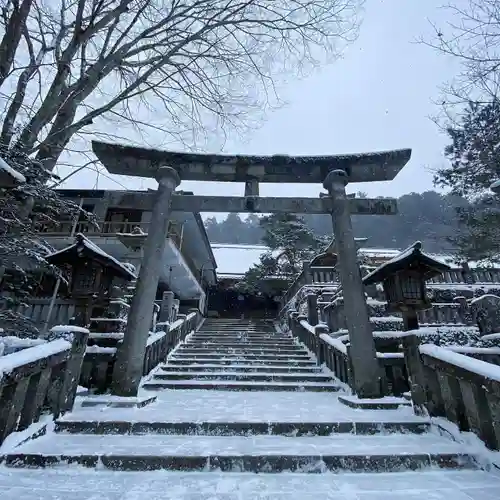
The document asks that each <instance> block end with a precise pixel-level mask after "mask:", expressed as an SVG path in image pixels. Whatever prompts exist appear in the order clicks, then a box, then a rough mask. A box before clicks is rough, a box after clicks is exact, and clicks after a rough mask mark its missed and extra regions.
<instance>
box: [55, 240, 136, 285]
mask: <svg viewBox="0 0 500 500" xmlns="http://www.w3.org/2000/svg"><path fill="white" fill-rule="evenodd" d="M82 248H83V250H84V251H85V250H86V251H87V252H88V253H89V254H91V255H94V256H96V257H97V258H98V259H100V260H102V261H103V263H104V264H105V265H108V266H111V267H112V268H113V269H115V270H116V271H117V272H118V273H119V274H120V275H121V277H123V278H124V279H128V280H135V279H136V278H137V276H136V275H135V273H134V272H132V267H133V266H132V265H131V264H128V263H123V262H120V261H119V260H117V259H115V258H114V257H112V256H111V255H109V254H107V253H106V252H105V251H104V250H102V248H99V247H98V246H97V245H96V244H94V243H92V242H91V241H90V240H89V239H88V238H86V237H85V236H84V235H83V234H81V233H79V234H77V235H76V237H75V243H73V244H72V245H70V246H69V247H66V248H63V249H62V250H59V251H57V252H54V253H51V254H49V255H47V257H46V260H47V262H50V263H51V264H55V265H58V263H60V262H62V260H63V259H64V258H66V257H67V256H71V255H72V254H74V253H76V252H78V251H79V250H80V249H82Z"/></svg>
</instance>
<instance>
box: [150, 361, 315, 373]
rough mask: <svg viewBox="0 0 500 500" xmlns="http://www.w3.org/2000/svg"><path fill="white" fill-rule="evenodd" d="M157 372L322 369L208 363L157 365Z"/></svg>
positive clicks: (264, 371) (307, 371) (313, 371)
mask: <svg viewBox="0 0 500 500" xmlns="http://www.w3.org/2000/svg"><path fill="white" fill-rule="evenodd" d="M159 370H161V371H162V372H164V373H169V372H175V371H185V372H193V371H197V370H204V371H205V373H211V372H214V371H216V372H217V371H218V372H219V373H228V371H229V373H231V370H234V371H233V373H268V372H272V373H300V374H308V373H323V371H322V369H321V368H320V367H319V366H310V367H309V366H288V365H285V366H276V365H264V366H259V365H223V364H218V365H216V364H213V365H210V364H208V363H205V364H196V363H193V364H192V365H186V364H178V365H169V364H167V365H159Z"/></svg>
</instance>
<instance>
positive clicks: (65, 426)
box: [0, 319, 500, 500]
mask: <svg viewBox="0 0 500 500" xmlns="http://www.w3.org/2000/svg"><path fill="white" fill-rule="evenodd" d="M339 394H342V389H341V388H340V386H339V384H338V383H337V382H336V381H335V380H334V378H333V377H332V375H331V374H330V373H328V372H325V371H324V370H323V369H322V368H320V367H318V366H317V364H316V361H315V360H314V359H313V357H312V356H311V355H310V353H309V352H308V351H307V350H306V349H305V348H304V347H302V346H301V345H298V344H297V343H296V341H295V340H294V339H293V338H291V337H290V336H289V335H287V334H285V333H278V332H276V331H275V330H274V327H273V325H272V324H271V323H270V322H266V321H258V322H252V321H244V320H213V319H209V320H206V321H205V323H204V324H203V326H202V328H201V329H200V330H199V331H198V332H196V333H194V334H192V335H191V336H189V337H188V339H187V341H186V342H185V343H184V344H183V345H181V346H179V347H178V348H177V349H176V350H175V351H174V352H173V353H171V355H170V356H169V359H168V362H167V363H166V364H164V365H162V366H160V367H158V369H157V370H156V371H155V372H154V373H153V374H152V375H151V376H150V377H149V379H148V380H146V381H145V382H144V384H143V387H142V389H141V393H140V398H142V399H143V400H144V401H145V402H148V401H149V402H150V403H149V404H147V405H145V406H144V407H141V408H137V407H134V408H121V407H118V406H120V404H121V403H122V401H120V398H112V397H111V398H108V400H107V403H106V404H99V401H101V403H102V399H101V400H99V399H98V398H97V399H96V401H95V402H96V406H86V405H84V404H83V403H84V402H85V401H87V403H88V400H91V399H92V397H89V398H82V399H81V400H80V401H79V402H78V403H77V407H76V408H75V409H74V411H73V412H72V413H69V414H67V415H65V416H64V417H62V418H60V419H59V420H58V421H57V422H56V424H55V427H54V429H53V430H50V431H47V432H46V433H45V435H41V436H40V437H38V438H36V439H31V440H29V441H27V442H24V443H23V444H21V445H19V446H17V447H15V448H13V449H11V450H9V451H8V453H6V454H5V456H4V466H3V467H2V468H0V491H5V492H7V496H6V497H5V498H6V499H7V500H11V499H12V500H13V499H14V498H18V497H19V495H17V496H16V495H15V494H14V493H15V492H16V491H17V489H18V488H19V487H21V488H23V487H24V486H23V484H24V485H27V486H26V487H27V488H28V487H32V485H33V484H38V485H39V486H38V487H39V488H42V487H43V485H44V484H50V485H54V484H55V485H59V486H57V488H59V490H60V491H63V490H64V488H65V487H67V486H65V481H64V480H62V479H61V474H62V475H63V476H65V477H66V481H67V482H69V483H71V484H72V489H71V491H72V492H73V493H74V492H75V491H78V492H80V493H81V495H79V496H77V497H74V498H78V499H81V498H85V499H87V498H88V499H90V498H92V499H93V498H108V497H106V496H102V495H101V496H100V495H97V496H95V497H94V496H91V494H90V493H88V492H87V489H88V488H89V486H88V485H89V480H88V475H85V474H87V473H86V472H85V469H82V468H80V467H62V466H61V464H79V465H81V466H84V467H85V468H92V469H93V470H94V469H95V471H94V472H95V475H94V476H92V479H91V481H90V484H93V483H95V482H96V481H97V482H102V483H103V484H104V483H105V482H106V481H108V482H110V483H109V484H112V485H113V486H112V487H111V486H109V485H108V486H107V487H109V488H110V489H109V491H110V492H111V493H113V494H111V493H110V496H109V498H117V499H118V498H126V499H129V498H134V500H135V499H136V498H139V496H140V498H144V497H145V496H147V494H146V493H145V492H147V491H148V490H147V488H148V484H149V483H148V481H149V482H152V483H155V481H158V480H161V481H162V484H163V486H162V487H161V488H160V487H159V486H158V487H157V494H156V496H154V495H153V496H151V497H150V496H147V497H148V500H149V499H150V498H158V499H159V498H162V499H174V498H179V499H193V500H194V499H206V500H208V499H218V498H220V499H224V500H226V499H233V498H234V499H236V498H238V499H240V500H247V499H248V500H249V499H250V498H252V499H253V498H262V499H264V498H266V499H271V498H273V499H284V498H304V499H306V498H313V497H314V498H316V497H315V496H314V492H319V491H323V489H322V488H326V487H327V486H326V485H328V488H333V490H335V491H333V490H332V492H331V496H328V495H323V496H324V497H325V498H340V496H336V495H338V494H339V491H338V489H339V488H340V487H338V485H337V486H335V487H334V486H332V485H336V484H337V483H335V482H334V480H333V479H332V476H331V475H328V474H322V475H321V476H322V477H324V478H325V479H324V480H323V479H322V480H319V479H315V478H317V476H316V475H310V474H305V473H308V472H315V473H325V472H344V473H346V474H344V475H341V476H340V478H344V479H339V480H340V481H347V479H345V478H349V477H351V475H349V474H348V473H350V472H356V473H358V474H355V475H354V476H357V477H361V478H365V483H366V484H365V483H363V484H365V486H363V487H361V486H360V488H361V490H360V492H357V490H356V489H355V488H356V487H354V486H353V487H351V488H350V489H348V490H345V491H344V493H342V495H341V496H342V498H346V499H348V500H375V499H380V498H397V499H402V498H403V495H401V496H398V495H393V492H392V491H391V489H392V487H393V486H392V485H394V484H400V487H399V490H402V487H401V484H403V483H404V484H406V485H407V486H408V488H409V489H413V490H418V491H419V492H420V493H419V494H418V495H416V496H411V495H409V496H407V494H406V493H405V494H404V497H405V500H406V499H410V498H435V499H444V498H446V497H449V495H451V494H453V495H455V497H456V498H457V500H471V499H479V497H481V500H487V499H488V498H492V499H493V498H496V497H494V496H491V497H489V496H487V495H488V492H490V491H491V492H494V494H495V495H496V494H498V491H500V476H498V475H497V474H496V473H495V472H491V471H490V472H485V471H482V470H480V469H481V467H480V466H479V465H478V463H479V462H478V458H479V457H478V452H477V449H476V448H474V449H472V448H470V447H469V446H467V445H465V444H463V443H459V442H457V441H454V440H453V438H452V437H451V435H450V434H447V433H446V431H445V430H443V429H441V428H440V427H437V426H435V425H433V424H431V423H430V422H429V420H428V419H426V418H421V417H416V416H415V415H414V414H413V412H412V410H411V408H409V407H399V408H398V409H393V410H387V409H384V410H359V409H354V408H350V407H347V406H345V405H344V404H342V403H341V401H340V400H339V397H338V396H339ZM480 458H481V459H484V457H480ZM481 463H483V464H484V460H483V462H481ZM53 465H59V467H55V468H54V467H48V466H53ZM39 467H46V468H45V469H44V471H43V474H39V473H38V471H36V470H33V468H35V469H36V468H39ZM109 469H111V470H113V474H121V475H119V476H116V475H114V476H111V475H110V474H111V472H110V471H109ZM117 471H127V472H117ZM131 471H141V472H140V473H138V472H131ZM147 471H161V472H157V474H161V476H149V475H148V474H151V472H147ZM436 471H439V476H436V474H437V473H436ZM195 472H196V473H197V474H198V475H197V474H195ZM256 472H260V473H268V474H263V475H262V474H259V475H256V474H252V473H256ZM279 472H289V474H276V473H279ZM359 473H364V474H359ZM372 473H376V474H372ZM386 473H390V474H386ZM131 474H133V475H134V476H133V477H135V479H134V481H135V483H134V484H136V485H137V488H139V486H138V485H139V484H143V489H142V490H141V491H140V492H139V490H137V497H135V496H133V497H132V496H127V495H126V494H127V493H128V492H129V491H130V490H129V489H127V488H132V489H133V487H132V486H130V485H132V483H133V481H132V479H130V480H129V479H128V478H131V477H132V476H131ZM135 474H139V475H138V476H136V475H135ZM179 474H181V476H179ZM299 476H300V479H297V477H299ZM368 476H369V477H372V478H373V479H369V477H368ZM334 477H338V476H334ZM377 477H379V478H382V477H386V478H387V479H386V480H385V483H384V484H385V487H384V488H385V490H384V489H383V488H382V490H383V491H385V493H383V491H382V490H380V488H379V489H378V490H377V491H375V492H372V493H373V494H372V495H369V494H368V493H370V491H371V490H370V487H369V485H373V484H379V483H377V481H378V479H376V478H377ZM5 478H8V479H5ZM82 478H83V479H82ZM117 478H119V479H117ZM180 478H183V479H182V480H181V479H180ZM398 478H399V479H398ZM402 478H403V479H404V480H403V479H402ZM443 478H445V479H443ZM446 478H447V479H446ZM480 478H481V479H480ZM9 481H12V482H13V483H15V484H14V486H15V488H14V489H13V490H12V491H13V492H14V493H12V494H10V493H9V491H10V490H9V489H8V486H9ZM116 481H118V482H119V484H118V485H117V483H116ZM183 481H184V482H183ZM318 481H319V482H318ZM321 481H322V482H321ZM335 481H337V479H335ZM352 481H358V483H359V484H361V483H360V481H361V480H360V479H356V480H354V479H352ZM398 481H399V483H398ZM401 481H402V483H401ZM443 481H444V483H445V486H443ZM142 482H144V483H142ZM361 482H362V481H361ZM106 484H108V483H106ZM126 484H129V486H128V487H126V486H124V485H126ZM155 484H156V483H155ZM182 484H187V485H190V487H189V488H188V489H187V490H183V489H182V487H181V486H179V485H182ZM290 484H294V485H295V489H293V491H292V490H290V491H289V494H288V495H286V494H284V493H283V491H288V490H287V488H288V487H289V486H290ZM6 485H7V488H6ZM169 485H177V486H176V487H175V488H174V489H173V490H170V486H169ZM229 485H232V486H229ZM2 487H3V488H5V489H3V490H2ZM440 488H441V489H443V491H444V493H443V495H442V496H439V491H441V490H440ZM485 488H486V489H485ZM59 490H58V491H59ZM275 490H276V491H275ZM278 490H279V491H278ZM340 490H342V488H340ZM445 490H446V491H445ZM465 490H467V491H466V493H463V492H464V491H465ZM92 491H93V492H94V493H93V494H95V491H94V490H92ZM155 491H156V490H155ZM17 492H18V491H17ZM120 492H121V493H120ZM377 492H378V493H377ZM381 492H382V493H381ZM471 492H472V493H471ZM18 493H19V492H18ZM400 493H401V492H400ZM115 494H116V495H115ZM2 495H3V494H2ZM9 495H10V496H9ZM85 495H87V496H85ZM113 495H115V496H113ZM124 495H125V496H124ZM266 495H267V496H266ZM377 495H379V496H377ZM432 495H434V496H432ZM461 495H462V496H461ZM464 495H465V496H464ZM2 498H4V497H3V496H2ZM22 498H33V499H34V498H37V499H39V500H40V499H41V500H45V499H47V500H48V499H49V498H70V496H64V495H63V494H59V496H57V495H55V496H49V495H48V494H47V495H46V496H43V495H41V494H40V496H32V497H22ZM71 498H73V496H71Z"/></svg>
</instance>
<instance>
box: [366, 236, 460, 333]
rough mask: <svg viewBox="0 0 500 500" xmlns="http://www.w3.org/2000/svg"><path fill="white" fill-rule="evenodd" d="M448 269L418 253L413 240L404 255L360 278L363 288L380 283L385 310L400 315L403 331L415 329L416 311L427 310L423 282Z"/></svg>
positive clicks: (419, 249)
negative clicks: (382, 288) (385, 301)
mask: <svg viewBox="0 0 500 500" xmlns="http://www.w3.org/2000/svg"><path fill="white" fill-rule="evenodd" d="M449 269H450V267H449V266H448V265H446V264H444V263H443V262H441V261H439V260H436V259H433V258H432V257H430V256H428V255H426V254H424V253H423V252H422V243H420V241H417V242H416V243H414V244H413V245H412V246H411V247H409V248H407V249H406V250H405V251H404V252H401V253H400V254H399V255H397V256H396V257H394V258H393V259H391V260H389V261H388V262H386V263H385V264H382V265H381V266H380V267H378V268H377V269H375V271H373V272H371V273H370V274H368V275H367V276H365V278H364V279H363V283H364V284H365V285H371V284H375V283H382V285H383V287H384V293H385V298H386V300H387V306H388V310H389V311H397V312H401V313H402V315H403V321H404V329H405V330H406V331H407V330H416V329H418V327H419V326H418V318H417V311H421V310H424V309H430V308H431V307H432V304H431V302H430V301H429V299H428V298H427V290H426V283H425V282H426V281H427V280H429V279H432V278H434V277H435V276H437V275H439V274H441V273H443V272H445V271H448V270H449Z"/></svg>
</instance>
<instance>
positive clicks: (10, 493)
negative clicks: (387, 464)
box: [0, 467, 500, 500]
mask: <svg viewBox="0 0 500 500" xmlns="http://www.w3.org/2000/svg"><path fill="white" fill-rule="evenodd" d="M48 485H50V486H48ZM0 491H1V492H2V500H21V499H22V500H55V499H61V500H70V499H71V500H96V499H102V500H138V499H144V500H236V499H237V500H318V499H321V500H389V499H390V500H422V499H429V500H431V499H432V500H450V499H454V500H497V499H498V492H499V491H500V477H499V476H498V475H496V474H491V473H487V472H482V471H471V470H461V471H454V470H443V469H440V470H432V471H429V470H426V471H418V472H400V473H397V474H396V473H387V474H384V473H378V474H350V473H345V474H307V475H306V474H295V473H288V474H248V473H237V472H234V473H231V474H226V473H222V472H221V473H217V472H197V473H193V472H168V471H153V472H131V471H127V472H118V471H110V470H94V469H85V468H83V467H57V468H53V469H51V468H49V469H30V470H26V469H22V470H19V469H8V468H3V469H0Z"/></svg>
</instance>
